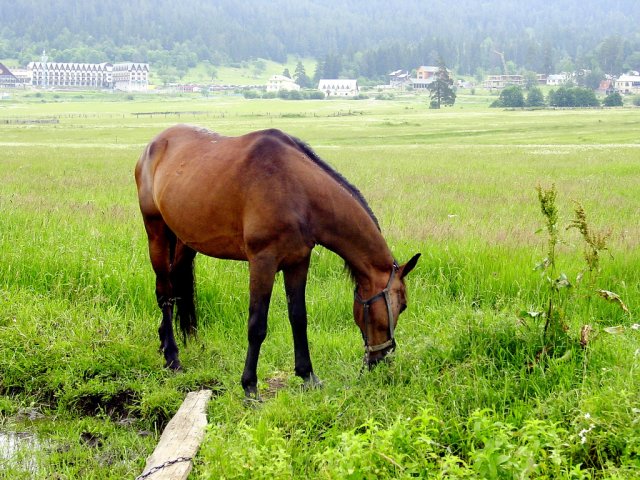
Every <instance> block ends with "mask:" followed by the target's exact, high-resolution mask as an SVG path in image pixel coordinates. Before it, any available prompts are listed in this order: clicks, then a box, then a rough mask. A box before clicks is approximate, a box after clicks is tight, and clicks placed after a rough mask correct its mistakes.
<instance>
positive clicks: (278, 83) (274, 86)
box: [267, 75, 300, 92]
mask: <svg viewBox="0 0 640 480" xmlns="http://www.w3.org/2000/svg"><path fill="white" fill-rule="evenodd" d="M280 90H289V91H291V90H300V85H298V84H297V83H296V82H294V81H293V80H292V79H290V78H289V77H285V76H284V75H273V76H272V77H271V78H270V79H269V83H267V92H279V91H280Z"/></svg>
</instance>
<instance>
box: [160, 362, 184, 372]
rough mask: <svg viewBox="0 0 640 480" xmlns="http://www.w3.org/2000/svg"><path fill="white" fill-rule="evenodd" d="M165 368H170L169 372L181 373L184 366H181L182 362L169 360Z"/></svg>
mask: <svg viewBox="0 0 640 480" xmlns="http://www.w3.org/2000/svg"><path fill="white" fill-rule="evenodd" d="M164 368H168V369H169V370H173V371H174V372H181V371H182V365H181V364H180V360H178V359H175V360H171V361H169V360H167V363H165V364H164Z"/></svg>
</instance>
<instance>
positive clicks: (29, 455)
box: [0, 432, 41, 474]
mask: <svg viewBox="0 0 640 480" xmlns="http://www.w3.org/2000/svg"><path fill="white" fill-rule="evenodd" d="M40 449H41V445H40V442H38V439H37V438H36V436H35V435H33V434H32V433H28V432H0V470H2V469H5V468H15V469H19V470H24V471H26V472H30V473H33V474H35V473H36V472H37V470H38V460H37V458H36V453H37V452H38V451H39V450H40Z"/></svg>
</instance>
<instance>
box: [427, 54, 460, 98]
mask: <svg viewBox="0 0 640 480" xmlns="http://www.w3.org/2000/svg"><path fill="white" fill-rule="evenodd" d="M438 63H439V65H438V72H437V73H436V79H435V80H434V81H433V82H431V84H430V85H429V91H430V92H431V93H430V94H429V97H430V98H431V103H430V106H429V108H440V106H441V105H446V106H449V107H450V106H452V105H453V104H454V103H455V102H456V92H455V91H454V90H453V80H452V79H451V77H450V76H449V71H448V70H447V67H446V65H445V64H444V61H443V60H442V59H440V61H439V62H438Z"/></svg>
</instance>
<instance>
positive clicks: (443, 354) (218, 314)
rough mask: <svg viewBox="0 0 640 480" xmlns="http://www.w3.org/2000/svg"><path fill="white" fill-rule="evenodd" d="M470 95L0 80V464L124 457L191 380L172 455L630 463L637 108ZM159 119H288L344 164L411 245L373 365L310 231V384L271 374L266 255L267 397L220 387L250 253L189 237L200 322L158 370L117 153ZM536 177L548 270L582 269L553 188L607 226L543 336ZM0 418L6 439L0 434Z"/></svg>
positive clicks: (372, 468)
mask: <svg viewBox="0 0 640 480" xmlns="http://www.w3.org/2000/svg"><path fill="white" fill-rule="evenodd" d="M491 100H492V99H491V98H490V97H483V96H461V97H460V98H459V100H458V103H457V104H456V106H455V107H454V108H452V109H444V110H441V111H435V110H429V109H428V108H427V99H426V98H425V97H411V96H407V97H399V98H396V99H395V100H393V101H376V100H362V101H350V100H339V101H299V102H286V101H279V100H244V99H242V98H240V97H237V96H232V95H223V96H212V97H208V98H200V97H196V96H193V97H190V96H175V97H162V98H160V97H156V96H136V97H134V98H133V99H130V98H129V97H127V96H124V95H107V94H95V95H91V94H86V93H83V94H79V93H54V92H47V93H45V94H43V95H42V96H34V95H30V96H26V95H21V96H17V97H14V98H12V99H11V100H10V101H3V102H1V103H0V147H1V152H2V153H1V157H0V158H1V160H0V167H1V168H0V252H2V253H1V254H0V312H2V313H1V314H0V476H2V475H4V478H43V479H45V478H46V479H51V478H56V479H74V478H83V479H85V478H87V479H103V478H105V479H106V478H113V479H116V478H118V479H119V478H133V477H135V475H137V474H139V473H140V472H141V471H142V468H143V466H144V460H145V458H146V456H147V455H149V454H150V453H151V451H152V450H153V448H154V446H155V443H156V442H157V438H158V436H159V434H160V432H161V430H162V428H163V426H164V425H165V424H166V422H167V421H168V419H170V418H171V416H172V415H173V413H175V411H176V410H177V408H178V406H179V405H180V403H181V401H182V399H183V398H184V396H185V393H186V392H188V391H191V390H195V389H199V388H203V387H204V388H211V389H213V390H214V398H213V399H212V401H211V403H210V406H209V410H208V415H209V422H210V427H209V429H208V432H207V437H206V439H205V442H204V443H203V445H202V448H201V451H200V453H199V455H198V457H197V458H196V461H195V468H194V471H193V473H192V475H191V477H190V478H194V479H195V478H212V479H213V478H247V479H249V478H252V479H253V478H269V479H271V478H327V479H343V478H351V479H361V478H362V479H375V478H518V479H521V478H629V479H631V478H638V476H639V475H640V433H639V432H640V374H639V371H640V330H638V329H637V324H638V323H639V322H638V320H637V317H636V315H635V312H636V311H637V310H638V308H640V268H638V266H639V265H640V249H639V243H640V223H639V221H638V219H639V218H640V169H639V168H638V161H639V160H640V143H638V132H640V120H638V118H639V117H638V112H637V110H634V109H628V108H624V109H611V110H539V111H498V110H494V109H488V108H487V105H488V104H489V103H490V101H491ZM35 119H55V120H57V122H58V123H34V122H33V121H34V120H35ZM5 120H6V122H5ZM179 122H186V123H193V124H198V125H202V126H205V127H208V128H211V129H213V130H216V131H218V132H220V133H223V134H227V135H236V134H241V133H245V132H248V131H251V130H256V129H261V128H271V127H276V128H281V129H282V130H285V131H287V132H289V133H291V134H293V135H295V136H298V137H300V138H302V139H304V140H305V141H307V142H309V143H310V144H311V145H312V146H313V147H314V148H315V149H316V150H317V152H318V153H319V154H320V155H321V156H322V157H323V158H324V159H326V160H327V161H328V162H329V163H330V164H332V165H333V166H335V167H336V168H337V169H338V170H339V171H340V172H342V173H343V174H344V175H345V176H346V177H347V178H348V179H350V180H351V181H352V182H353V183H354V184H355V185H356V186H358V187H359V188H360V190H361V191H362V192H363V194H364V195H365V197H366V198H367V199H368V200H369V203H370V205H371V207H372V209H373V211H374V212H375V213H376V215H377V216H378V218H379V220H380V224H381V226H382V231H383V234H384V235H385V237H386V239H387V241H388V243H389V245H390V247H391V249H392V251H393V252H394V254H395V255H396V257H397V258H398V260H399V261H401V262H404V261H406V260H408V259H409V258H410V257H411V256H412V255H413V254H414V253H416V252H421V253H422V258H421V260H420V262H419V264H418V267H417V268H416V270H415V271H414V272H412V273H411V275H410V276H409V277H408V279H407V283H408V291H409V295H410V297H409V308H408V310H407V312H406V313H404V314H403V315H402V317H401V318H400V322H399V325H398V329H397V340H398V344H399V346H398V350H397V352H396V353H394V355H393V357H394V358H393V361H392V362H391V363H389V364H385V365H382V366H380V367H378V368H376V369H375V370H373V371H371V372H366V373H364V374H361V371H360V365H361V358H362V353H363V350H362V344H361V337H360V334H359V331H358V329H357V327H356V326H355V324H354V322H353V319H352V315H351V307H352V285H351V283H350V280H349V279H348V275H346V274H345V272H344V271H343V266H342V261H341V259H339V258H338V257H337V256H335V255H334V254H333V253H331V252H329V251H327V250H324V249H322V248H317V249H316V254H315V255H313V258H312V266H311V272H310V277H309V284H308V289H307V290H308V291H307V306H308V310H309V317H310V320H309V324H310V325H309V337H310V344H311V354H312V360H313V361H314V367H315V370H316V373H317V374H318V375H319V376H320V378H322V380H323V381H324V388H323V389H320V390H314V391H302V389H301V388H300V382H299V380H298V379H297V378H296V377H295V376H294V375H293V346H292V339H291V333H290V329H289V325H288V320H287V317H286V301H285V298H284V297H285V296H284V288H283V286H282V280H281V278H278V279H277V282H276V287H275V290H274V296H273V301H272V305H271V311H270V322H269V334H268V337H267V340H266V341H265V343H264V345H263V348H262V354H261V358H260V364H259V368H258V375H259V379H260V384H259V386H260V389H261V393H262V396H263V397H264V399H265V402H264V403H263V404H262V405H260V406H259V407H257V408H255V407H249V406H247V405H246V404H245V403H244V402H243V392H242V388H241V387H240V384H239V379H240V375H241V372H242V367H243V362H244V355H245V349H246V317H247V305H248V288H247V287H248V269H247V266H246V264H244V263H239V262H225V261H220V260H214V259H209V258H204V257H199V258H198V260H197V275H198V302H199V307H200V315H201V320H202V324H203V328H202V329H201V333H200V337H199V339H198V340H197V341H195V342H192V343H190V344H189V345H188V346H187V347H186V348H185V347H183V348H182V350H181V355H182V361H183V365H184V366H185V371H184V372H183V373H180V374H174V373H172V372H168V371H166V370H164V369H163V368H162V364H163V359H162V356H161V355H159V354H158V352H157V347H158V341H157V325H158V321H159V311H158V310H157V307H156V305H155V298H154V294H153V288H154V287H153V284H154V277H153V275H152V271H151V267H150V264H149V262H148V258H147V247H146V236H145V233H144V228H143V225H142V221H141V219H140V215H139V211H138V206H137V199H136V193H135V185H134V182H133V167H134V164H135V161H136V159H137V158H138V156H139V154H140V152H141V151H142V149H143V147H144V145H145V144H146V143H147V142H148V141H149V140H150V139H151V138H152V137H153V136H154V135H155V134H156V133H158V132H159V131H161V130H162V129H164V128H165V127H168V126H170V125H173V124H175V123H179ZM552 183H555V185H556V188H557V191H558V199H557V205H558V209H559V211H560V222H559V226H560V227H561V228H560V234H561V236H562V237H563V239H564V243H562V244H561V245H560V246H559V247H558V251H557V273H558V274H559V273H561V272H563V273H566V274H567V276H568V278H569V279H570V281H571V282H572V283H574V284H576V283H577V282H576V277H577V276H578V274H579V273H580V272H581V271H582V270H583V269H584V260H583V258H582V257H583V255H582V252H583V246H582V240H581V238H580V236H579V234H578V232H576V231H575V230H573V229H572V230H565V228H564V227H565V226H566V225H567V224H569V222H570V220H571V219H572V217H573V209H574V204H573V201H579V202H580V203H581V204H582V205H584V208H585V210H586V212H587V214H588V218H589V221H590V223H591V226H592V227H593V228H594V229H596V230H606V229H611V236H610V238H609V241H608V244H609V250H608V253H607V252H605V253H603V254H602V255H601V272H600V273H599V276H598V277H597V279H596V280H595V281H594V284H593V285H590V286H588V284H587V283H586V282H585V283H583V284H581V286H579V287H574V288H573V289H567V292H564V293H563V295H565V300H564V301H563V302H564V303H563V304H562V312H561V313H562V315H563V318H564V319H565V321H566V324H567V327H568V329H567V331H566V334H565V337H563V338H564V340H563V343H562V348H560V346H558V348H557V350H556V351H551V353H548V354H546V355H541V351H542V347H543V345H544V341H543V339H542V330H543V324H544V320H541V319H540V318H538V319H537V320H535V319H531V320H529V321H524V320H520V319H519V318H518V316H519V312H521V311H522V310H527V311H540V310H544V309H545V306H546V305H547V303H546V302H548V296H549V287H548V283H547V282H546V281H545V280H544V279H543V278H542V277H541V275H540V273H539V272H536V271H534V266H535V265H536V264H538V263H539V262H540V261H541V260H542V259H543V258H544V257H545V255H546V242H547V237H546V236H545V234H544V233H536V232H538V231H539V230H540V228H541V227H542V225H543V223H544V218H543V216H542V214H541V211H540V206H539V204H538V199H537V193H536V190H535V187H536V186H537V185H539V184H540V185H542V186H543V187H545V188H548V187H550V185H551V184H552ZM609 254H610V255H609ZM595 288H599V289H605V290H609V291H613V292H615V293H617V294H619V295H620V297H621V298H622V300H623V301H624V303H625V304H626V306H628V308H629V311H630V312H631V313H629V314H628V313H625V312H624V311H623V310H622V309H620V308H619V306H618V305H617V304H615V303H607V302H605V301H603V300H601V299H599V298H596V296H594V295H590V293H592V291H593V290H594V289H595ZM583 325H590V326H591V327H592V328H593V331H592V333H591V336H590V337H589V341H588V342H587V343H586V345H585V346H581V345H580V343H579V339H580V331H581V328H582V327H583ZM634 325H635V328H634ZM618 326H619V327H621V328H617V329H611V328H610V327H618ZM610 332H613V333H610ZM16 433H20V434H21V435H20V438H22V439H23V440H22V445H23V448H21V449H18V450H17V451H12V452H11V454H10V455H8V454H6V453H3V451H6V447H5V450H3V446H2V442H3V441H4V442H5V443H7V441H6V439H7V438H9V437H11V435H14V436H15V434H16ZM3 439H4V440H3ZM9 457H10V458H9Z"/></svg>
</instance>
